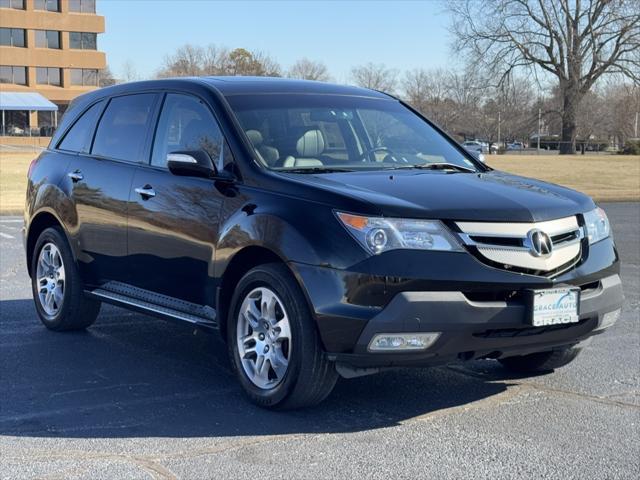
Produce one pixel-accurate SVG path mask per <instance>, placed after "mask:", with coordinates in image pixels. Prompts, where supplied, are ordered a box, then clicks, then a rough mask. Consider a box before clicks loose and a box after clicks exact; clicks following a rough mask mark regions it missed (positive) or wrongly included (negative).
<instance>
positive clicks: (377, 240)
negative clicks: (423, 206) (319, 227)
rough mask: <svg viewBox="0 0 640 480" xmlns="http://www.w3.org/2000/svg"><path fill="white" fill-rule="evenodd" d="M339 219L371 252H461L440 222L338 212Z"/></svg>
mask: <svg viewBox="0 0 640 480" xmlns="http://www.w3.org/2000/svg"><path fill="white" fill-rule="evenodd" d="M336 215H337V216H338V219H339V220H340V222H341V223H342V224H343V225H344V226H345V228H346V229H347V230H348V231H349V233H351V235H353V236H354V237H355V239H356V240H357V241H358V242H359V243H360V244H361V245H362V246H363V247H364V248H365V249H366V250H367V251H369V252H371V253H374V254H378V253H382V252H386V251H388V250H396V249H411V250H440V251H448V252H453V251H461V250H462V249H461V247H460V245H459V244H458V243H457V242H456V240H455V238H454V237H453V235H452V234H451V233H450V232H449V231H448V230H447V228H446V227H445V226H444V225H443V224H442V222H440V221H438V220H410V219H403V218H382V217H363V216H360V215H351V214H349V213H341V212H336Z"/></svg>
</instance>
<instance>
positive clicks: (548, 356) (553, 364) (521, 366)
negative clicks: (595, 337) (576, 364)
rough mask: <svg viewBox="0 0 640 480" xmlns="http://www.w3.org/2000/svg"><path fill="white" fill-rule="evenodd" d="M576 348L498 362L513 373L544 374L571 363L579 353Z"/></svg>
mask: <svg viewBox="0 0 640 480" xmlns="http://www.w3.org/2000/svg"><path fill="white" fill-rule="evenodd" d="M580 351H581V349H580V348H578V347H566V348H558V349H555V350H551V351H548V352H537V353H532V354H529V355H520V356H516V357H507V358H501V359H499V360H498V361H499V362H500V363H501V364H502V365H503V366H504V367H505V368H506V369H507V370H509V371H511V372H514V373H531V374H534V373H544V372H552V371H553V370H555V369H556V368H560V367H564V366H565V365H567V364H568V363H571V362H572V361H573V360H575V358H576V357H577V356H578V354H579V353H580Z"/></svg>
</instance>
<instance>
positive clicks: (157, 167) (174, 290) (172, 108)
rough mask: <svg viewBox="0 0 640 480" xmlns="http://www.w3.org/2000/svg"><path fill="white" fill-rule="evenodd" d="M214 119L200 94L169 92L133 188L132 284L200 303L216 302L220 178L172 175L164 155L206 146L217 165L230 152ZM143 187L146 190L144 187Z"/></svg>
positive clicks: (131, 214) (130, 224)
mask: <svg viewBox="0 0 640 480" xmlns="http://www.w3.org/2000/svg"><path fill="white" fill-rule="evenodd" d="M224 145H225V143H224V140H223V137H222V133H221V131H220V128H219V127H218V123H217V121H216V118H215V117H214V115H213V113H212V111H211V110H210V108H209V107H208V106H207V105H206V104H205V103H204V102H203V101H202V100H200V99H199V98H197V97H195V96H191V95H186V94H179V93H168V94H167V95H166V98H165V100H164V103H163V106H162V111H161V113H160V116H159V119H158V126H157V129H156V134H155V140H154V143H153V153H152V156H151V161H150V162H149V164H148V165H143V166H140V167H139V168H138V169H137V170H136V173H135V176H134V180H133V184H132V185H131V189H130V197H129V198H130V201H131V206H130V207H129V236H128V242H129V255H130V257H129V258H130V261H131V265H132V268H131V274H132V276H131V278H130V283H132V284H133V285H135V286H137V287H139V288H143V289H145V290H150V291H152V292H156V293H160V294H163V295H168V296H171V297H174V298H179V299H181V300H185V301H188V302H191V303H196V304H198V305H209V306H213V305H214V303H215V292H214V286H213V261H214V255H215V251H214V249H215V243H216V238H217V235H218V218H219V215H220V210H221V207H222V203H223V199H224V195H223V193H222V192H221V191H219V190H218V188H216V183H215V181H213V180H211V179H206V178H195V177H184V176H176V175H173V174H172V173H171V172H169V170H168V169H167V155H168V154H169V153H172V152H178V151H193V150H203V151H205V152H207V154H208V155H209V157H210V158H211V159H212V162H213V163H214V164H216V166H217V168H218V169H221V168H223V166H224V164H225V159H226V161H229V160H230V155H229V154H228V153H227V154H226V157H225V153H224V152H227V151H228V150H227V149H226V148H225V147H224ZM145 192H146V193H145Z"/></svg>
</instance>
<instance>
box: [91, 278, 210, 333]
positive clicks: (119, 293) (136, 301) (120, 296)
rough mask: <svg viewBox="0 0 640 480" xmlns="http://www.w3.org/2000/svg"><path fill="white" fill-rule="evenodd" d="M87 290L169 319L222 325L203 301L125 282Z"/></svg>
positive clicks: (199, 324) (95, 295)
mask: <svg viewBox="0 0 640 480" xmlns="http://www.w3.org/2000/svg"><path fill="white" fill-rule="evenodd" d="M85 294H86V295H87V296H89V297H93V298H95V299H97V300H100V301H103V302H107V303H112V304H114V305H118V306H121V307H124V308H127V309H129V310H135V311H138V312H141V313H146V314H149V315H153V316H156V317H159V318H163V319H167V320H177V321H180V322H187V323H189V324H191V325H193V326H197V327H202V328H205V329H208V330H212V329H213V330H217V329H218V328H219V326H218V321H217V318H216V311H215V310H214V309H213V308H211V307H209V306H203V305H197V304H195V303H190V302H185V301H183V300H180V299H177V298H173V297H169V296H167V295H162V294H159V293H155V292H150V291H148V290H143V289H141V288H137V287H134V286H132V285H128V284H126V283H121V282H107V283H105V284H104V285H102V286H100V287H99V288H96V289H94V290H85Z"/></svg>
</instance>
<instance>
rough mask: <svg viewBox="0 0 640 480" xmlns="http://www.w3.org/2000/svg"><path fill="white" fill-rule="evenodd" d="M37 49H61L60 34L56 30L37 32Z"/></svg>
mask: <svg viewBox="0 0 640 480" xmlns="http://www.w3.org/2000/svg"><path fill="white" fill-rule="evenodd" d="M35 36H36V47H38V48H60V32H58V31H56V30H36V31H35Z"/></svg>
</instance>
